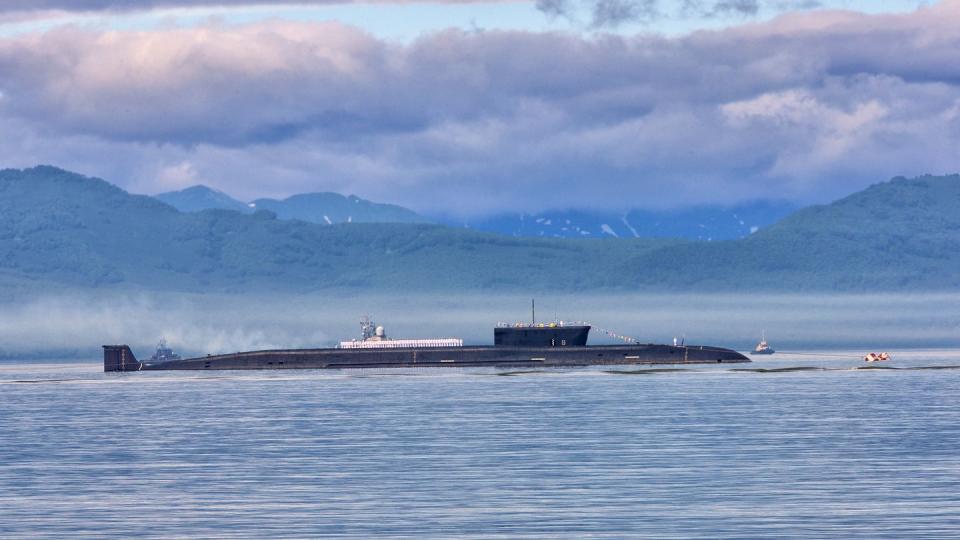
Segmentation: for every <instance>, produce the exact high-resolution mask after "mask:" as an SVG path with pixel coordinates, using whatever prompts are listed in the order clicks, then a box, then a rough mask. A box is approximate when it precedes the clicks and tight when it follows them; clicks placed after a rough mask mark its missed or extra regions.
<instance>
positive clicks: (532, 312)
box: [530, 298, 537, 326]
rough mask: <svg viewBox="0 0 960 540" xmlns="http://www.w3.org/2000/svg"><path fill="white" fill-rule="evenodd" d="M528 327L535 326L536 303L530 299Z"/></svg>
mask: <svg viewBox="0 0 960 540" xmlns="http://www.w3.org/2000/svg"><path fill="white" fill-rule="evenodd" d="M530 325H531V326H536V325H537V303H536V300H534V299H533V298H531V299H530Z"/></svg>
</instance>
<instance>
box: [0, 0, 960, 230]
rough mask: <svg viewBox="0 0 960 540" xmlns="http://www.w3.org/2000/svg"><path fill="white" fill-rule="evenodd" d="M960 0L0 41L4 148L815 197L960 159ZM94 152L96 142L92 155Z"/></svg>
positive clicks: (504, 198)
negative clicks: (667, 19) (420, 27)
mask: <svg viewBox="0 0 960 540" xmlns="http://www.w3.org/2000/svg"><path fill="white" fill-rule="evenodd" d="M958 18H960V2H956V1H953V2H946V3H942V4H938V5H936V6H933V7H929V8H924V9H920V10H918V11H916V12H914V13H910V14H903V15H883V16H869V15H862V14H854V13H850V12H819V11H818V12H811V13H801V14H793V15H789V16H784V17H780V18H778V19H776V20H774V21H771V22H769V23H759V24H751V25H746V26H743V27H735V28H731V29H727V30H721V31H702V32H697V33H693V34H690V35H687V36H683V37H677V38H664V37H658V36H654V35H635V36H617V35H607V34H603V33H598V34H595V35H591V36H587V37H584V36H580V35H573V34H566V33H531V32H520V31H511V32H506V31H474V32H468V31H457V30H451V31H447V32H440V33H435V34H429V35H425V36H423V37H421V38H420V39H418V40H415V41H413V42H411V43H406V44H398V43H393V42H388V41H384V40H381V39H378V38H377V37H375V36H373V35H370V34H368V33H365V32H363V31H361V30H358V29H356V28H353V27H349V26H345V25H342V24H337V23H285V22H264V23H256V24H250V25H245V26H226V25H224V26H219V25H215V24H211V25H209V26H202V27H196V28H172V29H159V30H150V31H97V30H90V29H84V28H74V27H63V28H57V29H53V30H50V31H47V32H42V33H34V34H24V35H17V36H12V37H7V38H0V95H2V97H0V129H2V130H3V131H4V132H5V133H15V134H17V136H15V137H7V138H5V140H4V142H3V143H0V161H2V162H3V163H4V165H5V166H27V165H32V164H35V163H37V162H49V163H55V164H58V165H61V166H66V167H71V168H75V169H78V170H80V171H81V172H84V173H89V174H98V175H101V176H104V177H105V178H107V179H109V180H112V181H116V182H119V183H121V184H122V185H124V186H127V187H130V188H135V189H136V190H140V191H147V192H151V191H152V192H155V191H161V190H164V189H167V188H168V187H169V186H170V185H179V184H181V183H185V182H189V181H191V179H193V178H199V179H202V180H203V181H204V182H206V183H209V184H210V185H212V186H213V187H216V188H218V189H221V190H223V191H226V192H227V193H231V194H233V195H235V196H237V197H240V198H254V197H257V196H264V195H267V196H279V195H287V194H290V193H295V192H304V191H319V190H333V191H340V192H344V193H356V194H358V195H361V196H364V197H367V198H371V199H374V200H380V201H387V202H395V203H399V204H404V205H407V206H410V207H413V208H415V209H417V210H419V211H423V212H428V213H429V212H436V211H441V210H446V211H453V212H456V213H462V214H470V213H487V212H493V211H500V210H512V209H517V210H526V211H535V210H541V209H546V208H563V207H571V206H580V207H592V208H611V209H612V208H623V207H627V206H632V207H651V206H680V205H692V204H697V203H734V202H739V201H742V200H744V199H749V198H755V197H777V198H788V199H792V200H795V201H797V202H811V201H823V200H828V199H830V198H833V197H835V196H840V195H843V194H846V193H849V192H850V191H852V190H854V189H858V188H860V187H863V186H865V185H868V184H870V183H873V182H876V181H879V180H883V179H886V178H888V177H891V176H894V175H898V174H904V175H910V174H921V173H927V172H931V173H941V172H943V173H945V172H956V171H958V170H960V151H958V150H960V119H958V113H957V111H958V110H960V66H958V64H957V63H956V62H954V61H953V60H954V59H955V58H956V57H957V54H958V52H960V29H958V28H957V25H955V24H954V22H955V21H956V20H958ZM103 156H110V159H106V160H105V159H103Z"/></svg>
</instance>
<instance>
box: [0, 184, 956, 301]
mask: <svg viewBox="0 0 960 540" xmlns="http://www.w3.org/2000/svg"><path fill="white" fill-rule="evenodd" d="M958 204H960V177H957V176H950V177H922V178H917V179H912V180H906V179H895V180H893V181H891V182H886V183H882V184H877V185H875V186H873V187H871V188H869V189H867V190H865V191H863V192H860V193H857V194H854V195H852V196H850V197H847V198H846V199H843V200H840V201H837V202H835V203H833V204H831V205H827V206H816V207H810V208H807V209H804V210H801V211H799V212H797V213H796V214H794V215H793V216H791V217H788V218H787V219H785V220H783V221H782V222H780V223H778V224H776V225H774V226H771V227H769V228H767V229H765V230H762V231H760V232H758V233H757V234H755V235H753V236H751V237H749V238H746V239H743V240H736V241H725V242H691V241H681V240H636V239H629V240H628V239H605V240H560V239H556V240H545V239H534V238H510V237H503V236H497V235H493V234H486V233H478V232H473V231H469V230H463V229H454V228H446V227H442V226H434V225H422V224H360V223H354V224H341V225H334V226H323V225H317V224H311V223H305V222H301V221H283V220H277V219H275V216H274V215H273V214H272V213H270V212H267V211H261V212H257V213H254V214H252V215H251V214H241V213H238V212H233V211H226V210H208V211H203V212H196V213H181V212H178V211H177V210H176V209H174V208H173V207H171V206H168V205H166V204H164V203H162V202H159V201H157V200H155V199H152V198H150V197H145V196H135V195H130V194H128V193H126V192H124V191H123V190H121V189H119V188H117V187H115V186H112V185H110V184H108V183H107V182H104V181H102V180H97V179H91V178H86V177H83V176H79V175H76V174H73V173H70V172H66V171H63V170H60V169H56V168H53V167H36V168H33V169H27V170H13V169H8V170H3V171H0V285H3V284H6V286H17V287H20V288H23V287H26V286H29V285H25V284H33V285H34V286H36V287H42V286H44V284H45V283H56V284H59V285H61V286H68V287H82V288H88V287H106V286H130V287H136V288H150V289H170V290H195V291H204V290H215V291H235V292H246V291H254V290H294V291H311V290H318V289H325V288H357V289H364V290H367V291H374V290H377V289H383V290H390V291H393V292H396V291H403V290H464V289H471V290H478V289H479V290H498V289H504V290H525V291H531V292H534V291H550V290H562V291H567V292H575V291H581V290H590V289H623V290H638V289H659V290H751V291H761V290H764V291H773V290H779V291H784V290H786V291H797V290H850V291H874V290H876V291H879V290H901V291H902V290H946V289H952V288H955V287H957V286H958V285H960V270H958V268H960V216H958V214H957V212H956V211H955V210H954V209H955V208H956V207H957V206H958ZM12 284H16V285H12Z"/></svg>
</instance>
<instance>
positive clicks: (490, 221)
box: [156, 185, 797, 240]
mask: <svg viewBox="0 0 960 540" xmlns="http://www.w3.org/2000/svg"><path fill="white" fill-rule="evenodd" d="M156 198H157V199H160V200H161V201H163V202H165V203H167V204H169V205H171V206H173V207H174V208H177V209H178V210H180V211H182V212H199V211H202V210H209V209H220V210H235V211H237V212H242V213H253V211H254V210H256V209H262V210H270V211H271V212H274V213H275V214H277V217H278V218H280V219H299V220H302V221H309V222H311V223H318V224H321V225H332V224H335V223H351V222H352V223H440V224H443V225H449V226H451V227H463V228H468V229H473V230H477V231H485V232H492V233H497V234H503V235H506V236H531V237H543V238H604V237H608V238H687V239H691V240H731V239H735V238H744V237H746V236H749V235H751V234H753V233H755V232H756V231H758V230H760V229H762V228H763V227H766V226H768V225H770V224H772V223H775V222H776V221H778V220H780V219H782V218H784V217H786V216H788V215H789V214H791V213H792V212H794V211H796V209H797V207H796V206H795V205H793V204H791V203H788V202H784V201H753V202H749V203H743V204H738V205H734V206H701V207H696V208H684V209H678V210H663V211H654V210H639V209H636V210H630V211H628V212H619V213H618V212H598V211H581V210H556V211H550V212H542V213H538V214H521V213H501V214H497V215H493V216H488V217H485V218H481V219H475V220H469V221H464V220H461V219H457V218H452V217H444V216H440V217H436V218H432V219H431V218H427V217H424V216H421V215H419V214H417V213H416V212H414V211H413V210H410V209H408V208H404V207H402V206H396V205H392V204H382V203H375V202H371V201H368V200H365V199H361V198H359V197H356V196H354V195H349V196H343V195H340V194H339V193H330V192H327V193H305V194H301V195H293V196H291V197H287V198H286V199H282V200H277V199H257V200H255V201H252V202H249V203H243V202H240V201H238V200H236V199H234V198H232V197H230V196H229V195H227V194H226V193H223V192H222V191H217V190H215V189H212V188H209V187H207V186H202V185H199V186H192V187H189V188H187V189H184V190H181V191H171V192H168V193H161V194H159V195H156Z"/></svg>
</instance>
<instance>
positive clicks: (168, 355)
mask: <svg viewBox="0 0 960 540" xmlns="http://www.w3.org/2000/svg"><path fill="white" fill-rule="evenodd" d="M171 360H180V355H179V354H177V353H175V352H173V349H171V348H170V347H167V340H166V339H164V338H160V343H157V350H156V351H155V352H154V353H153V356H151V357H150V361H151V362H169V361H171Z"/></svg>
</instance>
